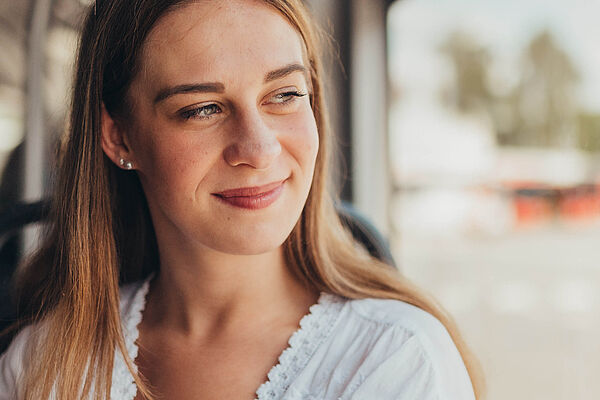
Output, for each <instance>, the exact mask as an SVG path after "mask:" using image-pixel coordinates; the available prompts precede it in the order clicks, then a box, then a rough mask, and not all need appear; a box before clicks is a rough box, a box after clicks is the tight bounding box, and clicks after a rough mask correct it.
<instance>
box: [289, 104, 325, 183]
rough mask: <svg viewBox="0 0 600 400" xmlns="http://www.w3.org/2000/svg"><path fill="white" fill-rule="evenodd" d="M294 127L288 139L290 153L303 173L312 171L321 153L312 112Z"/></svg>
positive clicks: (299, 120) (300, 119) (299, 119)
mask: <svg viewBox="0 0 600 400" xmlns="http://www.w3.org/2000/svg"><path fill="white" fill-rule="evenodd" d="M293 126H294V127H293V129H291V130H290V134H289V135H288V137H287V139H286V140H287V142H288V148H289V149H290V153H291V155H292V156H293V157H294V158H295V159H296V160H297V161H298V163H299V164H300V166H301V168H302V170H303V171H305V172H309V171H312V170H313V168H314V164H315V160H316V157H317V152H318V151H319V134H318V131H317V126H316V122H315V119H314V117H313V115H312V112H308V113H307V114H306V115H304V116H303V118H298V120H297V121H296V122H295V123H294V125H293Z"/></svg>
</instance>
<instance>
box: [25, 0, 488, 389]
mask: <svg viewBox="0 0 600 400" xmlns="http://www.w3.org/2000/svg"><path fill="white" fill-rule="evenodd" d="M263 1H264V2H265V3H266V4H268V5H270V6H272V7H274V8H275V9H277V10H279V12H280V13H281V14H282V15H283V16H284V17H285V18H287V20H288V21H289V22H290V23H291V24H292V25H293V26H294V27H295V28H296V29H297V30H298V32H299V33H300V35H301V36H302V38H303V40H304V43H305V47H306V52H307V58H308V62H309V63H310V75H311V80H312V89H313V93H312V96H311V103H312V108H313V112H314V115H315V118H316V121H317V126H318V131H319V139H320V149H319V153H318V155H317V161H316V166H315V173H314V177H313V182H312V187H311V190H310V193H309V196H308V199H307V202H306V205H305V207H304V210H303V212H302V215H301V217H300V219H299V221H298V222H297V224H296V226H295V227H294V229H293V230H292V232H291V234H290V236H289V237H288V238H287V240H286V241H285V243H284V248H285V256H286V259H287V262H288V265H289V266H290V267H291V269H292V270H293V272H294V273H295V274H296V276H297V277H298V279H300V280H302V281H303V282H305V283H306V284H307V285H310V286H311V287H313V288H315V289H317V290H320V291H324V292H329V293H334V294H337V295H340V296H343V297H346V298H351V299H358V298H366V297H375V298H386V299H396V300H401V301H404V302H407V303H410V304H413V305H415V306H417V307H419V308H421V309H423V310H425V311H427V312H428V313H430V314H432V315H433V316H435V317H436V318H437V319H438V320H440V321H441V323H442V324H443V325H444V326H445V327H446V329H447V330H448V332H449V333H450V335H451V336H452V338H453V340H454V342H455V343H456V345H457V347H458V349H459V351H460V353H461V355H462V357H463V360H464V362H465V365H466V366H467V369H468V371H469V374H470V376H471V380H472V383H473V387H474V388H475V392H476V395H477V398H481V397H480V396H481V380H480V374H479V368H478V367H477V366H476V362H475V360H474V358H473V357H472V356H471V354H470V352H469V351H468V349H467V347H466V346H465V344H464V342H463V340H462V339H461V337H460V335H459V333H458V330H457V328H456V326H455V324H454V323H453V321H452V319H451V318H450V317H449V316H448V314H447V313H446V312H445V311H444V310H443V309H442V308H441V307H440V306H439V305H437V303H436V302H435V301H434V300H433V299H431V298H430V297H428V296H427V295H425V294H424V293H423V292H422V291H421V290H419V289H418V288H416V287H415V286H414V285H412V284H411V283H410V282H409V281H408V280H407V279H406V278H404V277H403V276H402V275H401V274H400V273H399V272H398V271H397V270H395V269H393V268H391V267H390V266H388V265H386V264H383V263H382V262H380V261H378V260H376V259H373V258H371V257H370V256H368V254H367V253H366V252H365V251H363V250H362V249H361V248H360V247H357V246H356V244H355V242H354V241H353V239H352V237H351V235H350V234H349V233H348V232H347V231H346V230H345V229H344V228H343V226H342V224H341V222H340V220H339V218H338V216H337V213H336V210H335V207H334V202H333V198H334V196H333V194H332V193H330V190H329V189H330V188H331V187H332V185H331V184H330V182H331V180H330V179H331V176H330V175H331V174H330V172H329V170H328V166H329V163H330V160H329V158H330V154H331V143H332V140H331V139H332V138H331V134H330V129H329V126H328V121H327V112H326V105H325V99H324V96H323V82H322V78H321V76H322V65H321V47H320V43H321V38H320V31H319V30H318V29H317V28H316V27H315V26H314V25H313V21H312V19H311V18H310V17H309V15H308V13H307V10H306V8H305V6H304V5H303V4H302V1H301V0H263ZM189 2H190V0H154V1H147V0H103V1H101V2H98V5H97V8H96V10H95V12H93V11H90V12H89V14H88V16H87V18H86V21H85V24H84V28H83V32H82V36H81V41H80V47H79V51H78V58H77V68H76V72H75V74H76V75H75V86H74V93H73V104H72V111H71V118H70V126H69V130H68V133H67V135H66V137H65V138H64V140H63V142H62V146H61V156H60V160H59V169H58V176H57V181H56V188H55V190H56V193H55V196H54V198H53V207H52V212H51V218H50V223H49V227H50V228H49V232H48V235H47V238H46V240H45V242H44V245H43V246H42V247H41V249H40V250H39V251H38V252H37V254H36V255H35V256H34V257H33V258H32V259H31V260H30V261H29V262H28V263H27V264H26V265H24V268H23V272H22V274H20V275H19V277H18V283H19V288H20V300H19V307H20V317H21V325H23V324H26V323H39V324H40V326H43V332H44V334H43V335H39V338H38V344H37V347H36V357H35V359H32V362H31V364H30V365H29V366H28V367H27V368H28V369H27V371H26V373H25V375H24V376H26V382H25V386H24V396H25V398H27V399H31V398H36V399H47V398H49V397H50V395H51V393H52V392H53V391H54V393H55V394H56V396H57V398H58V399H81V398H88V396H91V397H92V398H94V399H107V398H109V397H110V387H111V375H112V368H113V361H114V356H115V348H117V349H119V351H120V352H121V353H122V354H123V356H124V358H125V359H126V362H127V363H128V365H129V367H130V370H131V372H132V374H133V376H134V379H135V382H136V384H137V385H138V388H139V390H140V392H141V393H142V394H143V395H144V396H146V397H147V398H152V394H151V393H150V390H149V389H148V385H147V384H145V382H144V381H143V378H142V377H140V375H139V374H136V373H135V372H134V369H133V361H134V360H131V359H129V357H128V356H127V351H126V349H125V345H124V340H123V333H122V331H121V324H120V314H119V284H120V283H126V282H130V281H135V280H139V279H143V278H144V277H146V276H148V275H149V274H150V273H151V272H152V271H156V270H158V268H159V265H158V253H157V246H156V238H155V235H154V231H153V228H152V221H151V219H150V215H149V212H148V209H147V205H146V200H145V197H144V193H143V191H142V188H141V185H140V183H139V180H138V179H137V176H136V175H135V174H133V173H131V172H125V171H122V170H119V169H118V168H116V167H115V166H114V165H113V164H112V163H111V162H110V161H109V160H108V159H107V158H106V156H104V153H103V151H102V148H101V145H100V115H101V107H102V104H103V103H104V104H105V106H106V108H107V110H108V112H109V113H110V114H111V115H113V116H115V117H117V118H127V111H128V105H127V104H126V103H127V102H126V100H125V99H126V98H127V96H126V93H127V90H128V88H129V84H130V82H131V80H132V79H133V77H134V76H135V74H136V72H137V71H138V69H139V65H138V62H139V54H140V51H141V48H142V45H143V43H144V39H145V38H146V36H147V35H148V33H149V31H150V30H151V29H152V27H153V26H154V25H155V24H156V22H157V21H158V20H159V19H160V17H161V16H163V15H164V14H165V13H167V12H170V11H171V10H173V9H174V8H175V7H179V6H181V5H184V4H186V3H189ZM124 199H127V201H124ZM125 232H126V233H127V234H125ZM134 240H135V241H134Z"/></svg>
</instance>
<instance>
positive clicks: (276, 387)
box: [256, 293, 344, 400]
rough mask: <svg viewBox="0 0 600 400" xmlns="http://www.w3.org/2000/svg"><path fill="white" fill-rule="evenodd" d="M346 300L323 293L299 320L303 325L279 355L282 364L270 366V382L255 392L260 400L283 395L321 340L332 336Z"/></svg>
mask: <svg viewBox="0 0 600 400" xmlns="http://www.w3.org/2000/svg"><path fill="white" fill-rule="evenodd" d="M343 302H344V301H343V299H342V298H341V297H339V296H335V295H332V294H328V293H321V295H320V296H319V301H318V302H317V303H316V304H313V305H312V306H311V307H310V309H309V313H308V314H306V315H305V316H304V317H302V319H301V320H300V328H298V330H297V331H296V332H294V333H293V334H292V336H291V337H290V339H289V340H288V347H287V348H286V349H285V350H284V351H283V352H282V353H281V355H280V356H279V363H278V364H277V365H275V366H273V368H271V370H270V371H269V373H268V374H267V381H266V382H265V383H263V384H262V385H260V387H259V388H258V390H257V391H256V395H257V400H273V399H279V398H281V396H283V394H284V393H285V392H286V391H287V389H288V388H289V387H290V385H291V383H292V382H293V381H294V379H295V378H296V377H297V376H298V374H299V373H300V372H301V371H302V370H303V369H304V367H306V364H307V363H308V361H309V360H310V359H311V357H312V356H313V354H314V353H315V352H316V351H317V349H318V347H319V346H320V345H321V343H323V341H324V340H325V339H327V337H329V334H330V333H331V330H332V329H333V326H334V325H335V322H336V321H337V318H338V317H339V315H340V309H341V308H342V306H343Z"/></svg>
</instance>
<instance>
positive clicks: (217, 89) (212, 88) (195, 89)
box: [154, 63, 308, 104]
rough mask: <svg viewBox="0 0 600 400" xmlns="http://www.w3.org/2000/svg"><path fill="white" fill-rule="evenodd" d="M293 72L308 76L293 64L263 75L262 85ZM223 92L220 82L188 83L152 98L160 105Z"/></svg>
mask: <svg viewBox="0 0 600 400" xmlns="http://www.w3.org/2000/svg"><path fill="white" fill-rule="evenodd" d="M294 72H302V73H303V74H304V75H305V76H308V71H307V69H306V67H305V66H304V65H302V64H298V63H293V64H289V65H286V66H284V67H282V68H277V69H276V70H273V71H270V72H267V74H266V75H265V79H264V83H269V82H272V81H275V80H277V79H281V78H283V77H285V76H288V75H290V74H292V73H294ZM224 91H225V85H224V84H222V83H221V82H208V83H197V84H195V83H189V84H183V85H177V86H172V87H168V88H165V89H161V90H160V91H159V92H158V94H157V95H156V97H155V98H154V104H156V103H160V102H161V101H163V100H165V99H167V98H169V97H171V96H174V95H177V94H187V93H223V92H224Z"/></svg>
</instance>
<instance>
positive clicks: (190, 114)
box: [180, 104, 222, 120]
mask: <svg viewBox="0 0 600 400" xmlns="http://www.w3.org/2000/svg"><path fill="white" fill-rule="evenodd" d="M221 112H222V110H221V108H220V107H219V106H218V105H216V104H207V105H205V106H201V107H194V108H189V109H187V110H183V111H182V112H181V114H180V115H181V117H182V118H183V119H186V120H188V119H192V118H195V119H208V118H210V117H212V116H213V115H214V114H219V113H221Z"/></svg>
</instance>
